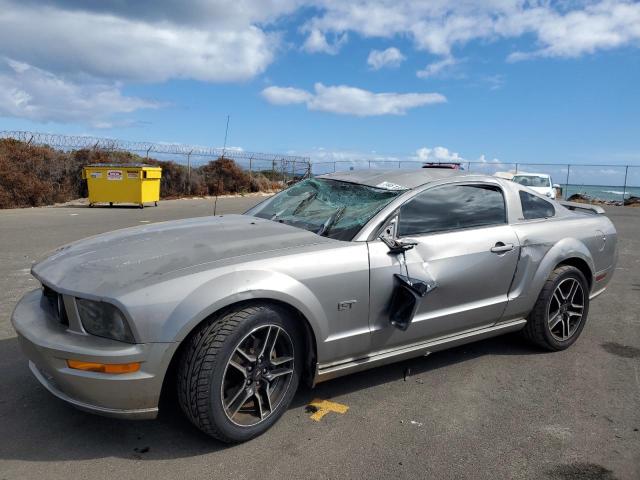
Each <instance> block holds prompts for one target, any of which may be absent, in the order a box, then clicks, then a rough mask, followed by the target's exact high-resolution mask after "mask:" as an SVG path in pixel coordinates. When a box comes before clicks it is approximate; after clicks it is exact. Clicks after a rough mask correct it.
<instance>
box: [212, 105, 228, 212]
mask: <svg viewBox="0 0 640 480" xmlns="http://www.w3.org/2000/svg"><path fill="white" fill-rule="evenodd" d="M229 118H231V115H227V127H226V128H225V130H224V144H223V145H222V156H221V157H220V160H224V154H225V152H226V150H227V135H228V134H229ZM221 180H222V162H218V185H217V186H216V198H215V200H214V201H213V214H214V215H215V214H216V211H217V209H218V194H219V193H220V181H221Z"/></svg>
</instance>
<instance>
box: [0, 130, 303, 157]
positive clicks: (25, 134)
mask: <svg viewBox="0 0 640 480" xmlns="http://www.w3.org/2000/svg"><path fill="white" fill-rule="evenodd" d="M0 138H11V139H14V140H20V141H22V142H25V143H27V144H30V145H48V146H50V147H56V148H61V149H65V150H79V149H94V150H114V151H115V150H118V151H127V152H145V153H146V155H147V156H148V155H149V154H151V153H157V154H162V155H184V156H194V157H212V158H219V157H222V156H225V157H227V158H233V159H238V160H247V161H249V160H255V161H278V162H286V163H294V162H296V163H299V164H301V165H302V164H306V165H310V163H311V161H310V158H309V157H303V156H297V155H282V154H279V153H262V152H247V151H245V150H238V149H234V148H227V149H222V148H217V147H203V146H197V145H184V144H178V143H152V142H137V141H130V140H120V139H113V138H101V137H91V136H84V135H62V134H57V133H43V132H29V131H21V130H4V131H0Z"/></svg>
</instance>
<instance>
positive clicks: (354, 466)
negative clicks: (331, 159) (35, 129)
mask: <svg viewBox="0 0 640 480" xmlns="http://www.w3.org/2000/svg"><path fill="white" fill-rule="evenodd" d="M259 200H261V198H260V197H244V198H221V199H219V200H218V205H217V209H218V213H241V212H243V211H244V210H246V209H247V208H249V207H250V206H251V205H253V204H255V203H256V202H257V201H259ZM607 212H608V214H609V216H610V217H611V219H612V220H613V221H614V223H615V224H616V227H617V229H618V232H619V236H620V240H619V250H620V259H619V264H618V268H617V270H616V272H615V276H614V278H613V281H612V283H611V285H610V287H609V289H608V291H607V292H606V293H605V294H604V295H602V296H601V297H599V298H598V299H597V300H595V301H594V302H593V303H592V305H591V311H590V314H589V323H588V324H587V326H586V328H585V330H584V332H583V333H582V336H581V337H580V339H579V340H578V342H577V343H576V344H575V345H574V346H572V347H571V348H570V349H568V350H566V351H564V352H558V353H544V352H540V351H539V350H536V349H535V348H532V347H530V346H529V345H528V344H527V343H526V342H525V341H524V340H521V339H520V337H519V336H518V335H514V334H511V335H506V336H502V337H497V338H494V339H490V340H486V341H482V342H478V343H475V344H470V345H466V346H463V347H458V348H455V349H452V350H448V351H444V352H439V353H435V354H433V355H430V356H429V357H426V358H419V359H414V360H410V361H405V362H401V363H397V364H394V365H389V366H386V367H381V368H377V369H374V370H370V371H367V372H363V373H359V374H354V375H351V376H348V377H344V378H341V379H337V380H333V381H330V382H327V383H323V384H321V385H319V386H318V387H316V388H315V389H313V390H311V389H307V388H303V389H301V390H300V391H299V392H298V394H297V396H296V398H295V400H294V403H293V405H292V406H291V408H290V409H289V410H288V411H287V412H286V413H285V415H284V416H283V418H282V419H281V420H280V421H279V422H278V423H277V424H276V425H275V426H274V428H272V429H271V430H270V431H269V432H267V433H266V434H265V435H263V436H261V437H259V438H257V439H255V440H253V441H251V442H248V443H245V444H242V445H235V446H226V445H223V444H220V443H218V442H216V441H214V440H211V439H210V438H208V437H206V436H205V435H204V434H202V433H200V432H199V431H198V430H196V429H195V427H192V426H191V425H190V424H189V422H188V421H186V420H185V419H184V418H183V417H182V415H181V414H180V412H179V410H178V409H176V408H171V407H168V408H166V409H165V410H163V411H162V412H161V415H160V418H159V419H158V420H154V421H144V422H135V421H124V420H114V419H108V418H101V417H97V416H93V415H90V414H86V413H83V412H80V411H77V410H75V409H73V408H72V407H70V406H67V405H66V404H64V403H63V402H62V401H60V400H57V399H56V398H54V397H52V396H51V395H50V394H49V393H48V392H47V391H46V390H45V389H44V388H43V387H42V386H40V385H39V384H38V382H37V381H36V380H35V379H34V378H33V377H32V376H31V374H30V372H29V370H28V367H27V362H26V359H25V358H24V356H23V355H22V353H21V352H20V350H19V348H18V343H17V340H16V337H15V333H14V331H13V329H12V327H11V325H10V322H9V316H10V313H11V310H12V308H13V306H14V305H15V303H16V302H17V300H18V299H19V297H20V296H21V295H23V294H24V293H25V292H27V291H29V290H30V289H33V288H37V287H38V284H37V282H36V281H35V280H34V279H32V278H31V276H30V275H29V268H30V265H31V263H32V262H33V261H34V260H35V259H38V258H40V257H42V256H43V255H45V254H46V253H47V252H49V251H51V250H53V249H54V248H56V247H57V246H59V245H61V244H64V243H67V242H70V241H73V240H77V239H80V238H83V237H86V236H90V235H95V234H98V233H101V232H106V231H110V230H114V229H117V228H124V227H128V226H133V225H140V224H142V223H148V222H157V221H165V220H172V219H177V218H185V217H194V216H204V215H211V214H212V213H213V200H210V199H207V200H204V199H196V200H172V201H163V202H160V204H159V206H158V207H148V208H145V209H138V208H126V207H113V208H87V207H86V206H84V205H75V206H74V205H72V206H65V207H47V208H33V209H18V210H4V211H0V385H1V386H0V480H9V479H11V480H13V479H31V478H38V479H85V478H86V479H92V480H94V479H95V480H97V479H103V478H105V479H106V478H109V479H113V478H118V479H119V480H120V479H128V478H135V479H146V478H151V479H154V480H157V479H164V478H185V479H191V478H202V479H236V478H238V479H239V478H256V479H261V480H262V479H264V480H267V479H277V480H283V479H288V478H292V479H299V478H304V479H305V480H310V479H316V478H317V479H325V478H326V479H336V478H349V479H361V478H367V479H377V478H385V479H387V478H436V479H443V478H446V479H448V478H455V479H463V478H464V479H466V478H469V479H519V478H523V479H545V478H550V479H580V478H585V479H631V480H637V479H639V478H640V431H639V429H640V209H634V208H616V207H611V208H608V209H607ZM314 399H321V400H331V401H333V402H337V403H340V404H342V405H346V406H348V410H347V411H346V412H345V413H336V412H330V413H328V414H327V415H325V416H324V417H323V418H322V419H321V420H320V421H314V420H312V419H311V418H310V417H311V415H312V412H310V411H309V409H307V408H306V406H307V405H308V404H309V402H311V401H312V400H314Z"/></svg>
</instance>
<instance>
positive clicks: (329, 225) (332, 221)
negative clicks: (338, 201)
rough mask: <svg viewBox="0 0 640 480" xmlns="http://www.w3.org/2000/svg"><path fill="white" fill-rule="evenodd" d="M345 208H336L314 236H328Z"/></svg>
mask: <svg viewBox="0 0 640 480" xmlns="http://www.w3.org/2000/svg"><path fill="white" fill-rule="evenodd" d="M346 208H347V207H345V206H344V205H343V206H342V207H340V208H338V209H337V210H336V211H335V212H334V213H333V214H332V215H331V216H330V217H329V218H327V221H326V222H324V223H323V224H322V226H321V227H320V229H319V230H318V231H317V232H316V234H318V235H320V236H322V235H325V234H328V233H329V231H330V230H331V229H332V228H333V226H334V225H335V224H336V223H337V222H338V220H340V218H341V217H342V214H343V213H344V211H345V209H346Z"/></svg>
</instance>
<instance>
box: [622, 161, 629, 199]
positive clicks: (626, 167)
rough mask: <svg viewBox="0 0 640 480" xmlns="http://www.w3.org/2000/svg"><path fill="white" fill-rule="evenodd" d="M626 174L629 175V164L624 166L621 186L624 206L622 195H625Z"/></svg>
mask: <svg viewBox="0 0 640 480" xmlns="http://www.w3.org/2000/svg"><path fill="white" fill-rule="evenodd" d="M627 175H629V165H626V166H625V167H624V187H622V205H623V206H624V197H625V196H626V195H627Z"/></svg>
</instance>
